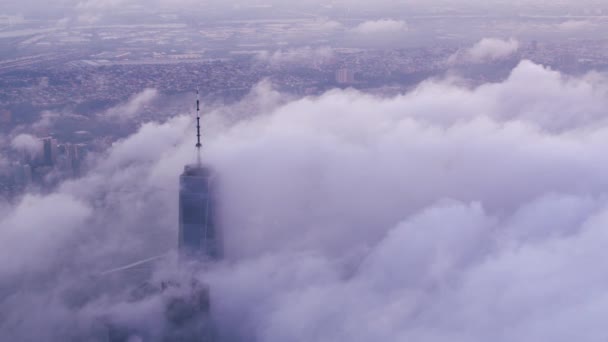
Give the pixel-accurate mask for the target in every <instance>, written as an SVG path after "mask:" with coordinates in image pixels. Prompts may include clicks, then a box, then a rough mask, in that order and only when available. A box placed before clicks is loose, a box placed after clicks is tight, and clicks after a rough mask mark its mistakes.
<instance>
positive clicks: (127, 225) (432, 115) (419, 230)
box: [0, 62, 608, 342]
mask: <svg viewBox="0 0 608 342" xmlns="http://www.w3.org/2000/svg"><path fill="white" fill-rule="evenodd" d="M531 84H534V87H531V86H530V85H531ZM607 84H608V83H607V82H606V79H605V78H604V77H603V76H601V75H599V74H592V75H588V76H584V77H577V78H574V77H568V76H564V75H561V74H560V73H558V72H555V71H552V70H549V69H546V68H543V67H541V66H538V65H535V64H532V63H531V62H522V63H521V64H520V65H519V66H517V67H516V68H515V69H514V70H513V72H512V74H511V76H510V77H509V78H507V79H506V80H504V81H502V82H499V83H494V84H485V85H482V86H480V87H476V88H463V87H460V86H458V85H456V84H454V83H451V82H449V81H441V80H434V81H428V82H425V83H424V84H422V85H421V86H420V87H418V88H417V89H415V90H414V91H412V92H409V93H406V94H403V95H399V96H395V97H391V98H379V97H375V96H372V95H369V94H364V93H361V92H357V91H354V90H334V91H330V92H328V93H326V94H324V95H322V96H319V97H310V98H303V99H283V98H282V97H281V96H280V94H278V93H277V92H275V91H272V89H271V88H269V86H268V84H267V83H266V84H263V85H261V86H259V87H258V88H256V89H255V91H254V92H253V93H252V94H251V95H250V96H249V97H248V98H247V99H246V100H245V102H244V104H241V105H235V106H231V107H223V108H219V109H217V110H215V111H214V112H212V113H206V115H205V116H204V125H203V127H205V138H206V139H205V148H204V159H205V162H206V163H208V164H209V165H211V166H212V167H213V168H214V169H215V170H216V172H217V174H218V178H217V179H218V185H219V189H220V198H221V204H222V206H221V214H222V215H221V216H222V222H223V229H224V235H225V247H226V258H227V260H226V262H224V263H222V264H220V265H217V266H216V267H214V268H212V269H210V270H208V271H207V272H205V273H201V274H200V275H199V276H200V277H201V278H202V279H204V280H205V281H207V282H208V283H209V284H210V285H211V294H212V308H213V313H214V315H215V321H216V322H217V324H218V328H219V331H220V334H221V335H222V337H223V338H225V339H226V340H258V341H311V340H314V341H342V340H345V341H347V340H355V341H378V340H389V341H401V340H416V341H430V342H437V341H490V340H491V341H539V340H556V341H570V340H572V339H577V340H584V341H589V340H601V339H603V338H604V337H605V332H604V328H603V326H604V324H603V321H602V319H601V317H603V313H605V312H606V311H608V302H607V301H606V298H607V295H608V292H607V291H606V289H605V288H606V286H605V283H606V281H608V278H607V276H605V274H608V272H606V270H605V269H604V268H605V267H604V266H603V265H602V263H601V262H599V260H601V257H602V255H603V253H604V249H605V248H604V246H605V245H606V243H607V241H606V239H607V237H608V236H607V235H606V234H605V229H603V227H604V226H605V225H606V220H607V217H608V202H607V201H606V195H605V194H606V191H607V190H608V176H606V175H608V162H606V161H605V156H604V155H605V150H606V148H607V147H608V142H607V140H606V139H605V137H606V135H607V134H608V127H607V126H606V121H605V119H604V113H605V111H604V108H606V106H607V105H608V103H607V102H608V97H606V96H605V95H606V93H607V92H608V87H607ZM245 109H246V110H245ZM243 112H247V113H248V116H243V114H242V113H243ZM192 137H193V135H192V120H191V118H187V117H178V118H175V119H172V120H169V121H167V122H165V123H149V124H146V125H144V126H142V128H141V129H140V131H139V132H138V133H137V134H135V135H133V136H132V137H129V138H127V139H125V140H123V141H121V142H118V143H116V144H115V145H114V146H113V147H112V148H111V149H110V151H108V153H107V155H105V156H104V157H103V158H102V159H101V160H100V161H99V164H98V167H96V168H95V169H94V170H93V171H92V172H91V173H90V174H89V175H88V176H86V177H85V178H83V179H81V180H76V181H72V182H69V183H67V184H64V185H63V186H62V187H61V188H60V189H59V190H58V191H57V192H58V193H57V194H54V195H50V196H37V197H35V200H33V199H32V198H30V199H27V200H24V201H23V202H22V203H20V204H18V206H17V207H16V208H15V209H14V211H13V213H12V214H10V215H9V216H8V217H12V218H15V217H19V218H24V217H27V215H26V213H27V214H34V213H35V212H36V210H37V208H39V207H42V208H46V207H47V203H52V204H53V205H54V206H58V207H59V208H68V209H69V205H63V204H65V203H67V204H70V203H71V204H70V205H72V206H73V208H72V209H69V210H68V212H69V213H63V212H62V211H58V212H57V213H56V214H55V216H52V215H50V214H49V213H48V211H46V210H45V211H44V212H46V214H45V215H44V216H43V218H41V219H40V220H43V222H44V223H45V224H49V225H54V228H52V229H50V231H52V232H54V233H53V235H57V236H60V237H62V238H60V239H55V240H50V241H51V242H52V243H49V244H46V243H42V242H37V243H36V244H34V245H35V246H36V248H32V249H25V250H24V253H23V254H25V255H27V256H28V258H26V259H23V260H26V261H27V265H35V264H36V263H35V261H36V260H39V259H45V260H46V259H49V257H48V256H49V255H51V256H52V255H53V252H54V251H59V250H61V251H62V252H63V253H65V254H66V255H70V256H72V258H71V259H72V261H71V262H67V261H66V265H67V266H65V267H58V266H57V265H58V263H57V262H54V263H52V264H54V265H55V268H53V270H54V272H57V273H61V271H62V270H63V271H66V270H67V269H69V270H71V271H72V273H70V272H63V273H61V274H62V275H64V277H63V278H61V279H57V278H53V277H51V278H50V279H48V280H47V281H46V282H45V283H44V284H45V286H44V287H43V288H42V289H40V290H39V291H34V290H32V291H33V292H34V293H33V294H31V293H24V294H20V295H18V296H14V297H11V300H10V301H8V302H2V304H0V306H1V308H2V309H3V310H2V312H10V315H9V319H8V320H7V321H8V322H11V324H12V325H10V328H11V330H10V331H11V334H12V335H11V337H12V339H13V340H19V339H21V340H24V339H27V338H28V337H31V336H44V335H39V334H41V331H42V334H44V332H49V333H50V332H57V331H65V326H70V324H72V323H65V322H73V321H71V320H70V319H69V318H70V317H72V318H74V319H75V320H76V321H77V322H81V323H80V327H82V326H86V324H84V323H83V322H82V321H81V320H83V319H84V320H85V321H86V319H88V317H90V316H91V315H93V316H94V314H96V313H112V314H115V315H119V314H120V313H123V312H127V314H125V315H124V316H130V317H139V316H140V315H144V314H146V313H147V314H148V315H147V316H141V317H146V319H144V320H143V321H144V323H142V324H145V323H146V322H147V323H149V324H150V327H154V326H157V321H156V320H157V319H158V315H156V316H155V312H156V311H155V310H157V309H158V307H156V306H153V305H152V306H146V305H148V304H146V303H143V304H141V306H138V307H137V308H130V307H129V306H127V305H124V304H120V303H119V304H112V303H109V304H108V303H104V302H103V301H102V300H97V301H93V302H90V303H88V304H83V305H80V306H70V305H68V304H67V303H64V301H63V300H62V299H61V298H66V297H67V298H70V297H69V296H67V295H66V294H65V293H63V292H61V291H60V290H58V289H62V288H64V287H66V285H65V281H66V279H71V276H70V275H71V274H73V270H78V269H81V268H82V267H83V265H86V268H87V269H88V270H96V269H102V270H103V268H104V267H105V268H106V269H107V268H110V266H116V265H115V264H116V263H118V262H120V261H123V260H125V259H126V260H128V259H129V257H135V256H137V255H139V256H141V257H147V256H151V255H156V254H161V253H163V252H165V251H166V250H167V249H170V248H172V247H173V246H174V245H175V243H174V241H175V235H176V225H177V224H176V221H177V214H176V213H177V203H176V202H177V201H176V194H177V184H178V183H177V176H178V174H179V173H180V171H181V168H182V166H183V165H184V164H186V163H189V162H192V161H194V160H195V154H194V147H193V139H192ZM32 203H33V204H32ZM49 206H50V204H49ZM59 218H60V219H59ZM11 220H12V221H11ZM1 222H2V223H1V224H0V228H1V229H2V230H3V234H8V233H7V232H13V231H14V230H15V229H17V228H18V229H19V230H23V231H27V232H30V231H32V232H33V231H36V230H37V229H36V227H37V226H38V223H36V222H31V221H28V220H25V219H23V220H17V219H7V220H4V221H1ZM11 222H19V224H16V223H15V224H12V223H11ZM83 222H84V223H83ZM63 227H67V228H63ZM73 227H79V228H73ZM55 230H59V231H61V232H57V231H55ZM75 232H77V233H75ZM11 234H13V233H11ZM69 237H73V239H70V238H69ZM66 238H67V240H65V239H66ZM15 241H21V238H19V239H15ZM15 245H17V246H18V245H19V244H15ZM73 246H78V247H73ZM68 247H71V248H68ZM8 251H9V252H8V253H10V254H11V255H13V256H14V257H13V259H17V260H21V259H22V258H23V257H22V255H21V254H19V251H13V250H11V249H8ZM25 251H27V252H28V253H25ZM49 253H50V254H49ZM50 260H53V258H50ZM42 264H43V265H45V264H47V265H48V263H46V262H45V263H42ZM7 265H10V264H3V267H4V268H5V269H8V266H7ZM60 265H61V264H60ZM30 269H31V270H36V269H35V268H30ZM9 271H10V270H9ZM9 271H5V272H7V273H5V274H11V273H10V272H9ZM11 272H12V271H11ZM32 272H34V271H32ZM49 293H52V294H53V298H56V299H54V300H52V301H48V300H45V298H48V297H47V296H48V294H49ZM59 294H61V295H59ZM25 303H27V306H26V305H24V304H25ZM41 303H48V305H46V306H45V305H41ZM150 305H151V304H150ZM39 307H44V308H43V309H44V310H39V309H37V308H39ZM16 308H19V309H18V310H17V309H16ZM30 308H31V309H30ZM34 310H35V313H36V315H35V317H36V318H37V319H36V320H35V322H47V323H45V324H42V323H36V324H33V323H32V324H30V325H25V323H23V322H32V321H31V320H29V321H28V320H26V319H25V318H26V317H32V316H34ZM131 310H132V311H131ZM57 312H60V313H61V314H60V315H59V314H56V313H57ZM47 316H49V317H50V318H49V319H48V320H44V318H45V317H47ZM76 317H78V319H76ZM51 318H53V319H51ZM5 322H6V321H5ZM19 322H21V323H19ZM48 322H52V324H51V323H48ZM235 322H238V324H235ZM140 323H141V322H140ZM32 325H34V326H38V327H39V329H38V330H36V331H35V332H34V330H33V329H31V327H32ZM26 326H27V327H29V328H30V329H26V328H25V327H26ZM4 327H6V325H4V326H2V328H4ZM62 327H63V330H62V329H61V328H62ZM1 330H3V329H0V331H1ZM4 330H5V331H6V329H4ZM47 336H59V335H58V333H54V334H53V335H47ZM56 339H57V340H61V338H59V337H57V338H56Z"/></svg>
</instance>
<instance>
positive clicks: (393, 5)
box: [0, 0, 607, 16]
mask: <svg viewBox="0 0 608 342" xmlns="http://www.w3.org/2000/svg"><path fill="white" fill-rule="evenodd" d="M268 5H272V6H274V7H276V8H281V9H286V10H294V11H300V10H305V9H307V10H312V11H313V12H312V13H317V12H316V11H321V12H320V13H326V11H328V10H330V9H339V10H340V13H348V11H356V12H357V13H371V14H376V15H381V14H385V15H389V16H395V15H396V16H399V15H403V14H411V13H421V12H428V11H433V12H455V11H466V10H470V9H475V10H477V11H482V13H488V14H499V13H510V12H512V11H513V10H517V11H530V10H533V12H539V11H553V12H555V11H557V12H560V13H561V14H568V13H579V14H580V12H582V11H584V10H596V9H602V8H603V9H604V10H606V9H607V8H606V7H607V4H606V3H605V1H602V0H581V1H572V0H552V1H548V0H519V1H505V0H488V1H481V0H379V1H373V2H370V1H367V0H365V1H364V0H333V1H321V0H303V1H279V0H264V1H262V0H249V1H248V0H241V1H220V0H151V1H143V0H57V1H53V2H52V5H51V4H49V3H48V2H44V1H40V0H23V1H15V0H5V1H3V2H2V4H0V11H1V12H7V13H11V12H13V13H14V12H25V13H27V12H36V13H38V14H41V13H45V12H46V13H52V14H54V15H56V14H59V13H61V12H70V11H77V12H78V11H95V12H103V11H117V10H123V9H129V8H140V9H142V10H145V11H146V12H148V11H150V10H179V11H185V12H190V13H192V12H197V11H200V12H205V11H208V10H216V9H224V10H234V9H238V8H242V7H243V6H245V7H250V6H258V7H259V6H268ZM269 11H270V9H269ZM345 11H346V12H345ZM362 11H363V12H362ZM1 12H0V13H1ZM329 13H331V12H329ZM303 14H304V15H306V13H303ZM596 14H597V13H596Z"/></svg>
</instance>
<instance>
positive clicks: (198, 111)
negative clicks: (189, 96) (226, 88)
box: [196, 87, 203, 166]
mask: <svg viewBox="0 0 608 342" xmlns="http://www.w3.org/2000/svg"><path fill="white" fill-rule="evenodd" d="M200 103H201V101H200V98H199V91H198V87H196V150H197V161H198V165H199V166H200V165H201V147H202V146H203V145H202V144H201V108H200Z"/></svg>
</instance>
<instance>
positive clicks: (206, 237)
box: [178, 90, 222, 260]
mask: <svg viewBox="0 0 608 342" xmlns="http://www.w3.org/2000/svg"><path fill="white" fill-rule="evenodd" d="M200 122H201V116H200V100H199V94H198V90H197V91H196V149H197V161H196V163H195V164H192V165H186V166H185V168H184V173H182V175H181V176H180V178H179V182H180V191H179V241H178V249H179V253H180V256H181V257H186V258H202V259H210V260H217V259H219V258H220V257H221V254H222V253H221V240H220V235H219V234H218V233H219V231H218V227H217V218H216V203H215V193H214V187H213V172H212V171H211V169H210V168H209V167H207V166H204V165H203V164H202V162H201V155H200V154H201V147H202V144H201V125H200Z"/></svg>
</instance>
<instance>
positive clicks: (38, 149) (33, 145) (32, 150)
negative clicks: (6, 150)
mask: <svg viewBox="0 0 608 342" xmlns="http://www.w3.org/2000/svg"><path fill="white" fill-rule="evenodd" d="M11 147H12V148H13V149H15V150H17V151H20V152H25V153H27V154H29V155H30V156H36V155H39V154H41V153H42V141H41V140H40V139H38V138H36V137H34V136H32V135H29V134H19V135H17V136H16V137H14V138H13V140H12V141H11Z"/></svg>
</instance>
